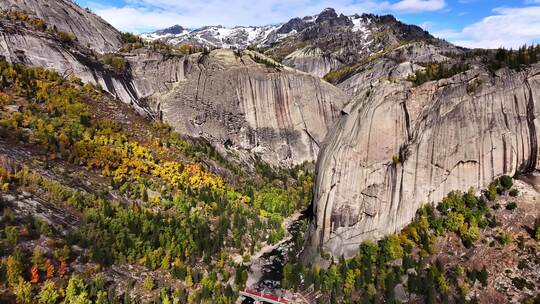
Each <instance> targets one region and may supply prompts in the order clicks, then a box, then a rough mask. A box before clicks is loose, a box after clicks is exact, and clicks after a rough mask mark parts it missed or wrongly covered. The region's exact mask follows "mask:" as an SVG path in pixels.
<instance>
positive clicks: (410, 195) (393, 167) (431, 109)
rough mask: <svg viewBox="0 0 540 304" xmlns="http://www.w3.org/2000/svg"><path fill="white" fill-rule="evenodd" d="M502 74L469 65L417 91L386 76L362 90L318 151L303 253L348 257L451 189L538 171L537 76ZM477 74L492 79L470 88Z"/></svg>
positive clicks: (396, 228)
mask: <svg viewBox="0 0 540 304" xmlns="http://www.w3.org/2000/svg"><path fill="white" fill-rule="evenodd" d="M531 69H532V70H533V71H537V70H539V69H540V66H533V67H532V68H531ZM497 75H498V76H492V75H491V74H489V73H487V72H483V71H482V70H471V71H469V72H466V73H463V74H459V75H457V76H455V77H453V78H450V79H445V80H441V81H438V82H430V83H426V84H424V85H422V86H420V87H416V88H411V87H410V86H409V85H408V84H407V83H406V82H397V83H392V82H381V83H379V84H378V85H375V86H374V87H373V88H372V89H370V93H369V94H366V92H365V90H364V91H361V93H360V94H358V95H357V96H358V97H356V98H355V99H353V101H352V105H349V106H348V107H347V108H350V109H351V110H350V111H349V110H347V109H345V110H344V112H343V113H348V114H347V115H342V117H341V118H340V120H339V122H338V123H337V124H336V125H335V127H334V128H333V129H332V130H331V131H330V132H329V134H328V135H327V137H326V140H325V143H324V146H323V148H322V149H321V152H320V156H319V158H320V159H319V161H318V164H317V178H316V187H315V197H314V204H313V206H314V207H313V210H314V215H313V216H314V217H315V219H314V221H313V223H317V224H312V225H311V226H310V232H309V236H308V240H307V243H306V246H307V247H306V251H305V252H306V253H305V258H306V259H310V258H313V257H314V250H313V248H319V250H322V251H325V252H328V253H331V254H332V255H333V256H335V257H339V256H341V255H344V256H346V257H350V256H352V255H354V254H355V253H356V252H357V250H358V245H359V244H360V243H361V242H362V241H364V240H366V239H377V238H381V237H382V236H384V235H386V234H389V233H394V232H396V231H397V230H399V229H401V228H402V227H404V226H405V225H406V224H407V223H408V222H409V221H410V220H411V219H412V218H413V217H414V215H415V213H416V210H417V209H418V208H419V207H420V206H421V205H422V204H425V203H432V202H437V201H439V200H440V199H442V197H443V196H444V195H445V194H446V193H448V192H449V191H451V190H462V191H467V190H468V189H469V188H471V187H472V188H474V189H479V188H481V187H484V186H486V185H487V184H488V183H489V182H491V181H492V180H493V179H494V178H496V177H497V176H500V175H503V174H509V175H513V174H514V173H516V172H517V171H525V170H530V169H534V168H538V145H537V142H538V134H537V128H538V127H539V126H540V123H539V121H538V113H537V111H538V105H537V104H536V103H537V100H538V98H537V97H538V93H537V92H538V90H539V89H540V85H539V79H538V73H537V74H529V75H535V76H533V77H529V78H527V77H526V72H510V71H503V73H501V74H497ZM473 80H474V81H475V82H480V83H481V84H485V85H480V86H479V87H478V88H476V89H475V90H474V92H473V91H471V90H470V88H469V83H470V82H471V81H473ZM403 92H407V93H403ZM535 94H536V95H535ZM336 173H338V174H336ZM335 177H337V179H336V180H335V181H332V180H333V179H334V178H335ZM334 185H335V186H334ZM323 210H324V212H323ZM344 210H345V211H344ZM344 212H346V213H347V214H345V213H344ZM345 216H346V218H347V219H349V218H357V219H358V221H352V222H353V224H352V225H351V221H349V220H346V221H343V220H342V219H343V218H345ZM321 223H322V224H323V225H321ZM344 223H346V224H344ZM328 227H332V229H330V230H329V229H328ZM321 229H322V231H320V230H321ZM312 235H313V236H316V237H312Z"/></svg>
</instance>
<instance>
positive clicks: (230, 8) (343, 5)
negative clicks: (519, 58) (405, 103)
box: [77, 0, 540, 48]
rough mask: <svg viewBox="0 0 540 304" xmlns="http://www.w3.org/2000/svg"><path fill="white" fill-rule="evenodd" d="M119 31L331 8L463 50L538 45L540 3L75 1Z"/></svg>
mask: <svg viewBox="0 0 540 304" xmlns="http://www.w3.org/2000/svg"><path fill="white" fill-rule="evenodd" d="M77 2H78V3H79V4H80V5H81V6H83V7H88V8H90V9H92V10H93V11H94V12H96V13H97V14H99V15H101V16H102V17H103V18H104V19H105V20H107V21H108V22H110V23H111V24H112V25H114V26H116V27H117V28H119V29H121V30H123V31H130V32H135V33H141V32H148V31H153V30H156V29H161V28H165V27H168V26H172V25H175V24H180V25H182V26H184V27H188V28H197V27H201V26H204V25H223V26H234V25H265V24H273V23H281V22H285V21H287V20H289V19H290V18H292V17H303V16H307V15H313V14H317V13H318V12H320V11H321V10H322V9H324V8H326V7H333V8H335V9H336V10H337V11H338V13H344V14H347V15H350V14H354V13H363V12H370V13H375V14H393V15H395V16H396V17H397V18H398V19H399V20H401V21H403V22H406V23H411V24H416V25H419V26H422V27H423V28H424V29H426V30H428V31H430V32H431V33H432V34H434V35H435V36H438V37H441V38H444V39H447V40H449V41H451V42H453V43H456V44H458V45H462V46H466V47H485V48H495V47H500V46H505V47H513V48H515V47H518V46H520V45H522V44H525V43H529V44H530V43H539V42H540V0H262V1H257V0H77Z"/></svg>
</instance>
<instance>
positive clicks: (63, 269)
mask: <svg viewBox="0 0 540 304" xmlns="http://www.w3.org/2000/svg"><path fill="white" fill-rule="evenodd" d="M67 271H68V266H67V263H66V261H64V260H61V261H60V268H59V269H58V274H59V275H60V276H61V277H63V276H65V275H66V273H67Z"/></svg>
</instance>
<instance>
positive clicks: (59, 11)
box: [0, 0, 122, 53]
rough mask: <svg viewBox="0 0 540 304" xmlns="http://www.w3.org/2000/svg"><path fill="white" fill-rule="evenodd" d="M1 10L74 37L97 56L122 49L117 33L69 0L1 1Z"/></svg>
mask: <svg viewBox="0 0 540 304" xmlns="http://www.w3.org/2000/svg"><path fill="white" fill-rule="evenodd" d="M0 9H2V10H19V11H24V12H26V13H29V14H31V15H33V16H35V17H38V18H40V19H42V20H44V21H45V22H46V23H47V24H49V25H51V26H55V27H56V28H57V29H58V30H59V31H63V32H68V33H73V34H75V36H76V37H77V40H78V41H79V42H80V43H81V45H84V46H88V47H89V48H91V49H93V50H94V51H97V52H98V53H107V52H115V51H117V50H118V49H119V48H120V47H121V46H122V40H121V36H120V32H119V31H118V30H116V29H115V28H114V27H112V26H111V25H110V24H108V23H107V22H106V21H105V20H103V19H102V18H101V17H99V16H97V15H95V14H93V13H92V12H90V11H88V10H86V9H83V8H81V7H80V6H78V5H77V4H75V3H73V2H72V1H69V0H0Z"/></svg>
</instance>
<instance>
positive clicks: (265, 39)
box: [141, 9, 371, 49]
mask: <svg viewBox="0 0 540 304" xmlns="http://www.w3.org/2000/svg"><path fill="white" fill-rule="evenodd" d="M320 16H322V17H321V18H319V17H320ZM323 17H324V18H323ZM329 18H330V19H332V18H338V16H337V14H336V13H335V11H334V10H333V9H326V10H324V11H323V12H321V13H320V14H318V15H313V16H306V17H304V18H302V19H300V18H294V19H291V20H289V21H288V22H286V23H281V24H276V25H266V26H236V27H232V28H227V27H223V26H205V27H202V28H199V29H194V30H189V29H185V28H183V27H182V26H180V25H175V26H173V27H170V28H168V29H164V30H160V31H156V32H153V33H146V34H142V35H141V37H142V38H143V39H146V40H148V41H155V40H163V41H164V42H166V43H170V44H172V45H176V46H178V45H181V44H193V45H197V46H203V47H211V48H240V49H244V48H247V47H249V46H255V47H269V46H271V45H273V44H275V43H277V42H280V41H282V40H284V39H286V38H287V37H289V36H292V35H296V34H298V33H299V32H301V31H303V30H304V29H306V28H309V27H310V26H312V25H315V24H317V22H323V21H325V20H327V19H329ZM339 18H345V20H346V18H348V19H349V20H350V22H349V23H350V24H351V31H352V32H355V33H356V32H358V33H360V34H362V36H363V38H365V39H367V38H368V36H369V35H370V33H371V31H370V29H369V25H370V20H369V18H365V17H363V16H359V15H353V16H347V17H345V16H340V17H339ZM319 19H321V20H319Z"/></svg>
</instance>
